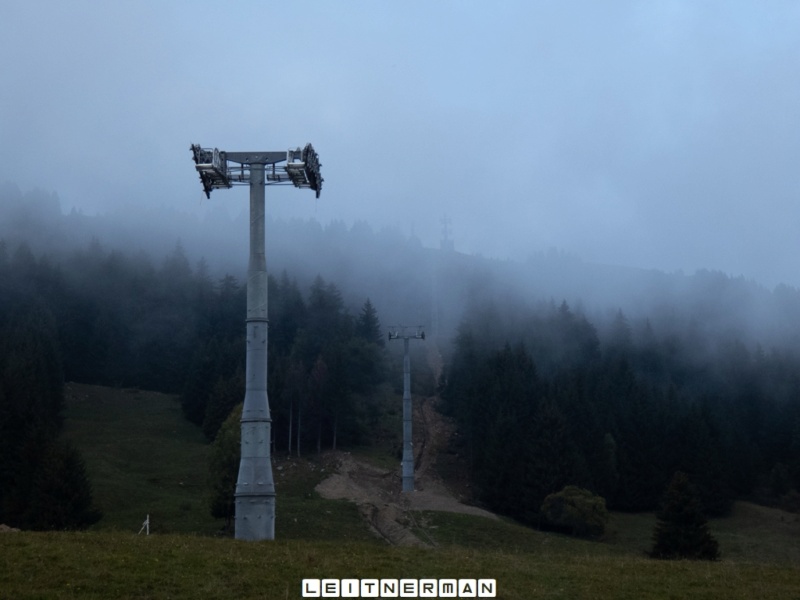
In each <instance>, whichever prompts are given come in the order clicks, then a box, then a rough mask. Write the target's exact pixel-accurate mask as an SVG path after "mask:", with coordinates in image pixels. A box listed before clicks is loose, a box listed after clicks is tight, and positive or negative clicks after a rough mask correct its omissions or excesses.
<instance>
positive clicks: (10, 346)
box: [0, 240, 389, 528]
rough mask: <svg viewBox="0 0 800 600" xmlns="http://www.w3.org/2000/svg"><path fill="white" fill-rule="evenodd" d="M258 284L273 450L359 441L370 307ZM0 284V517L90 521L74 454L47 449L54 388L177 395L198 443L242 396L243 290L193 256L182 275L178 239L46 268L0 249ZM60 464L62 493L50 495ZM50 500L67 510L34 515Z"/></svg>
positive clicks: (55, 427) (61, 523)
mask: <svg viewBox="0 0 800 600" xmlns="http://www.w3.org/2000/svg"><path fill="white" fill-rule="evenodd" d="M268 285H269V301H270V302H269V319H270V330H269V342H268V343H269V348H268V356H269V362H268V369H269V379H268V381H269V389H268V393H269V398H270V405H271V409H272V419H273V433H274V440H273V443H274V444H275V448H276V449H281V450H285V451H286V452H289V453H301V452H306V451H314V450H316V451H319V450H321V449H322V448H323V447H324V448H328V447H334V448H335V447H336V446H337V445H338V444H353V443H359V442H362V441H364V440H365V439H366V438H367V437H368V432H369V430H370V428H371V425H372V422H373V421H374V420H376V419H377V418H378V410H379V409H378V408H377V407H376V406H375V404H374V403H373V402H372V395H371V392H372V391H373V390H374V389H376V388H377V387H378V386H380V385H381V384H383V382H384V381H385V380H386V377H387V373H388V368H389V366H388V360H387V355H386V353H385V349H384V340H383V335H382V332H381V325H380V321H379V318H378V312H377V309H376V308H375V306H374V305H373V304H372V303H371V301H370V300H369V299H365V300H364V302H363V304H362V305H361V307H360V310H358V311H357V313H356V314H352V313H351V311H350V310H349V309H348V307H346V306H345V303H344V301H343V300H342V294H341V292H340V291H339V289H338V288H337V287H336V285H335V284H333V283H331V282H326V281H325V280H323V279H322V278H321V277H317V278H316V279H315V280H314V281H313V282H312V284H311V286H310V288H309V290H308V292H307V295H306V296H304V294H303V293H302V292H301V291H300V289H299V288H298V286H297V284H296V282H295V281H294V280H293V279H291V278H290V277H289V275H288V274H287V273H286V272H283V273H282V274H280V275H279V276H278V277H273V276H271V275H270V276H269V278H268ZM0 289H2V294H1V295H0V332H1V333H2V334H3V335H2V341H1V342H0V445H1V447H0V457H2V459H0V522H6V523H8V524H10V525H20V526H23V527H41V528H52V527H56V528H61V527H73V526H75V527H78V526H83V525H86V524H88V523H90V522H92V521H94V520H97V518H99V513H97V511H96V510H95V509H94V508H93V507H92V503H91V486H90V485H89V482H88V479H87V478H86V473H85V467H84V465H83V461H82V459H81V458H80V456H79V454H78V453H77V451H76V450H75V449H74V448H72V447H71V446H69V445H68V444H66V443H65V442H63V441H59V433H60V431H61V428H62V424H63V410H64V396H63V383H64V381H65V380H66V381H76V382H81V383H89V384H98V385H107V386H114V387H137V388H142V389H151V390H157V391H162V392H168V393H174V394H178V395H179V396H180V399H181V405H182V408H183V411H184V414H185V416H186V417H187V418H188V419H189V420H190V421H192V422H194V423H196V424H197V425H199V426H201V427H202V429H203V431H204V433H205V434H206V436H207V437H208V439H209V440H213V439H214V438H215V437H216V435H217V432H218V430H219V428H220V426H221V425H222V423H223V421H224V420H225V419H226V418H227V417H228V415H229V414H230V413H231V411H232V410H233V409H234V407H235V406H236V405H237V404H238V403H240V402H241V401H242V400H243V398H244V372H243V369H244V362H245V361H244V354H245V337H244V334H245V326H244V317H245V304H246V290H245V286H244V285H243V284H242V283H240V282H239V281H238V280H237V279H236V278H235V277H233V276H231V275H225V276H223V277H222V278H220V279H218V280H217V281H215V280H214V279H213V278H212V277H211V276H210V274H209V270H208V267H207V265H206V263H205V261H204V260H202V259H201V260H200V261H199V262H198V263H197V265H196V266H195V267H194V268H192V266H191V265H190V263H189V260H188V258H187V256H186V254H185V252H184V250H183V248H182V246H181V245H180V244H177V245H176V246H175V248H174V250H173V251H172V252H171V253H170V254H169V255H167V256H166V257H165V258H164V259H163V260H162V261H161V262H160V264H158V263H154V262H153V261H152V259H151V258H150V257H149V256H147V255H145V254H143V253H138V254H136V255H127V254H125V253H123V252H121V251H118V250H108V249H106V248H104V247H103V246H102V245H101V244H100V243H99V242H97V241H96V240H94V241H92V242H91V243H90V244H89V245H88V246H86V247H84V248H79V249H76V250H74V251H72V252H69V253H65V254H63V255H61V256H59V257H58V259H54V258H53V257H51V256H47V255H43V256H40V257H36V256H35V255H34V254H33V252H32V251H31V249H30V248H29V247H28V246H27V244H24V243H22V244H20V245H18V246H17V247H16V248H12V249H10V248H9V247H8V245H7V244H6V243H5V242H3V241H0ZM64 465H72V466H71V467H70V468H71V470H72V472H73V476H74V479H75V482H74V485H73V487H74V488H75V489H71V490H60V491H59V490H56V489H51V488H53V487H54V486H56V485H57V482H56V479H57V477H56V474H58V473H59V471H62V472H63V468H64ZM48 477H49V478H48ZM48 486H49V487H48ZM78 488H80V489H78ZM48 494H49V495H48ZM53 494H55V495H58V494H61V496H64V495H69V494H73V495H75V494H77V495H79V496H80V499H78V498H76V499H75V500H74V504H75V507H74V508H73V509H72V511H73V513H74V514H72V515H71V516H63V515H62V516H58V515H56V516H52V517H45V516H44V515H45V514H46V513H47V511H45V510H44V508H43V506H44V505H47V506H49V507H50V508H52V509H54V507H55V506H56V505H58V504H62V505H64V502H63V497H62V498H61V500H60V501H56V500H54V499H53V498H54V496H53ZM37 498H38V499H39V500H41V502H40V503H39V504H37V502H38V500H37ZM42 503H43V504H42ZM79 505H80V506H79ZM37 515H38V516H37Z"/></svg>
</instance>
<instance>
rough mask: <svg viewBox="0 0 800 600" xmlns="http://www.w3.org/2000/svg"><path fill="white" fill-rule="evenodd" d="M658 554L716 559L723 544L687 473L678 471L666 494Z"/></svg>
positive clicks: (657, 537) (657, 534)
mask: <svg viewBox="0 0 800 600" xmlns="http://www.w3.org/2000/svg"><path fill="white" fill-rule="evenodd" d="M653 542H654V544H653V549H652V550H651V552H650V555H651V556H652V557H654V558H668V559H674V558H689V559H694V560H716V559H718V558H719V545H718V544H717V540H715V539H714V537H713V536H712V535H711V533H710V532H709V530H708V522H707V520H706V517H705V515H704V514H703V511H702V509H701V507H700V500H699V499H698V497H697V494H696V493H695V491H694V489H693V488H692V486H691V485H690V483H689V478H688V476H687V475H686V474H685V473H682V472H680V471H678V472H677V473H675V476H674V477H673V478H672V483H670V485H669V488H668V489H667V493H666V495H665V497H664V507H663V509H662V510H661V512H660V513H659V514H658V523H657V524H656V528H655V531H654V533H653Z"/></svg>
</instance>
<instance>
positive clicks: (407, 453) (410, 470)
mask: <svg viewBox="0 0 800 600" xmlns="http://www.w3.org/2000/svg"><path fill="white" fill-rule="evenodd" d="M411 338H414V339H418V340H424V339H425V332H424V331H422V327H417V331H416V333H414V334H408V333H406V327H405V326H404V325H401V326H400V327H393V328H390V330H389V339H390V340H397V339H402V340H403V461H402V467H403V491H404V492H413V491H414V445H413V439H412V437H411V433H412V432H411V424H412V416H413V413H412V405H411V359H410V358H409V355H408V340H409V339H411Z"/></svg>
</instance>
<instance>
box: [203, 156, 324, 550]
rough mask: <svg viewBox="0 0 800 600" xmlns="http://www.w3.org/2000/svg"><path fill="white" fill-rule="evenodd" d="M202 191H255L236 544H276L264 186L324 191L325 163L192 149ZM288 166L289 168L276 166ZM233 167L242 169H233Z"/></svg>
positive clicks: (208, 194)
mask: <svg viewBox="0 0 800 600" xmlns="http://www.w3.org/2000/svg"><path fill="white" fill-rule="evenodd" d="M191 150H192V153H193V158H194V162H195V168H196V169H197V171H198V173H199V174H200V181H201V182H202V184H203V191H204V192H205V193H206V197H208V198H210V197H211V191H212V190H214V189H220V188H230V187H232V186H233V185H236V184H247V185H249V186H250V259H249V262H248V267H247V318H246V319H245V323H246V329H247V355H246V359H245V395H244V408H243V410H242V422H241V428H242V429H241V431H242V445H241V452H242V454H241V460H240V462H239V476H238V479H237V482H236V494H235V506H236V519H235V534H234V535H235V537H236V539H237V540H273V539H275V482H274V479H273V477H272V462H271V456H270V442H271V436H272V419H271V417H270V412H269V399H268V397H267V329H268V328H269V320H268V312H267V261H266V252H265V240H264V234H265V232H264V186H265V185H271V184H283V183H290V184H293V185H295V186H296V187H299V188H310V189H312V190H314V191H315V192H316V194H317V198H319V194H320V190H321V189H322V177H321V176H320V171H319V169H320V163H319V158H318V157H317V153H316V152H315V151H314V148H313V147H312V146H311V144H308V145H306V147H305V148H304V149H303V150H300V148H298V149H297V150H289V151H287V152H224V151H219V150H217V149H216V148H214V149H210V148H201V147H200V146H199V145H196V144H195V145H192V146H191ZM284 161H286V165H281V167H277V164H278V163H282V162H284ZM229 163H234V164H235V165H238V166H231V165H230V164H229Z"/></svg>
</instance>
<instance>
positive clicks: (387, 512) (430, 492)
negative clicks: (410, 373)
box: [316, 344, 497, 546]
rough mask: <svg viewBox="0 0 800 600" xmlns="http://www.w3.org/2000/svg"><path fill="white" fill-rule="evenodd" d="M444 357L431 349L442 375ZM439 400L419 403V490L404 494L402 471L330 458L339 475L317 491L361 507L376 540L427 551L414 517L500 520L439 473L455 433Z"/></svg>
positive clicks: (347, 457) (342, 456) (343, 455)
mask: <svg viewBox="0 0 800 600" xmlns="http://www.w3.org/2000/svg"><path fill="white" fill-rule="evenodd" d="M437 357H438V352H436V349H435V346H433V344H431V352H430V355H429V362H431V365H432V366H433V367H434V372H436V371H437V370H438V369H437V368H436V365H437V362H436V361H437ZM437 401H438V399H437V397H435V396H434V397H430V398H424V399H422V400H419V399H417V398H415V399H414V423H413V434H414V460H415V470H414V471H415V472H414V487H415V491H413V492H410V493H406V494H403V493H402V492H401V489H402V481H401V469H400V463H399V462H398V465H397V468H396V469H393V470H388V469H381V468H379V467H376V466H374V465H371V464H369V463H367V462H365V461H363V460H359V459H358V458H356V457H354V456H352V455H351V454H350V453H349V452H334V453H332V454H331V455H330V457H331V458H332V459H333V460H334V462H335V463H337V464H336V468H335V470H336V472H335V473H334V474H333V475H331V476H330V477H328V478H327V479H325V480H324V481H322V482H321V483H320V484H319V485H317V487H316V490H317V492H318V493H319V494H320V495H321V496H322V497H324V498H329V499H345V500H350V501H351V502H355V503H356V504H357V505H358V508H359V511H360V512H361V515H362V516H363V517H364V519H365V520H366V521H367V523H369V525H370V527H371V528H372V530H373V531H374V532H375V534H376V535H378V536H380V537H382V538H383V539H385V540H386V541H387V542H388V543H390V544H393V545H400V546H427V545H429V544H428V543H426V542H423V541H422V540H420V539H419V538H418V537H417V536H415V535H414V534H413V533H412V532H411V528H412V527H413V526H414V525H415V522H414V515H413V512H412V511H421V510H431V511H442V512H453V513H463V514H470V515H477V516H482V517H487V518H490V519H496V518H497V516H496V515H495V514H494V513H491V512H489V511H486V510H483V509H481V508H478V507H476V506H469V505H467V504H464V503H462V502H460V501H459V500H458V499H457V498H456V497H455V495H454V494H453V493H452V492H451V491H450V490H449V489H448V488H447V486H446V485H445V484H444V482H443V481H442V480H441V478H440V477H439V476H438V475H437V473H436V460H437V457H438V455H439V453H440V452H441V451H442V450H443V449H444V447H445V446H446V444H447V442H448V439H449V436H450V435H452V433H453V426H452V424H450V423H449V422H448V421H447V420H446V419H445V418H444V417H443V416H442V415H441V414H440V413H439V412H438V411H437V410H436V407H435V404H436V402H437Z"/></svg>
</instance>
